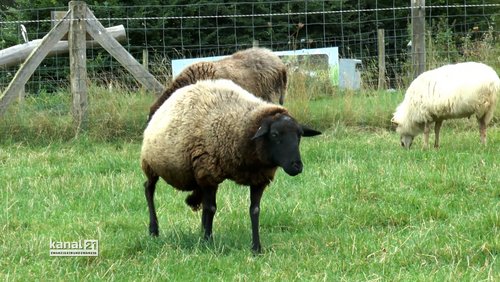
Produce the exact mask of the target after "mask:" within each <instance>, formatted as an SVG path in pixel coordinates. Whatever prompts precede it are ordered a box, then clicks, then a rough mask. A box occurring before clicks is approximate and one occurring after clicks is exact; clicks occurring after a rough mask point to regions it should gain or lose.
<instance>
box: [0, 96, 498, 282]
mask: <svg viewBox="0 0 500 282" xmlns="http://www.w3.org/2000/svg"><path fill="white" fill-rule="evenodd" d="M93 91H94V92H92V94H91V95H93V96H92V97H93V99H92V100H91V105H92V109H91V113H90V128H89V129H88V130H87V131H85V132H82V133H80V134H79V135H78V136H76V137H75V135H74V131H73V129H72V125H71V118H70V116H69V115H68V114H67V112H66V110H65V109H68V108H69V107H68V106H67V105H66V103H67V101H68V100H67V99H68V98H67V97H64V96H57V95H56V96H54V97H50V98H48V97H45V98H43V97H42V99H30V98H28V99H26V101H25V102H24V103H23V104H19V105H13V107H12V108H11V109H9V113H8V115H7V116H6V117H5V118H4V119H2V120H0V130H1V131H2V139H1V140H0V167H1V169H0V210H1V212H0V254H1V255H0V279H1V280H4V281H10V280H19V281H25V280H70V281H71V280H83V279H85V280H100V279H105V280H151V281H153V280H154V281H156V280H166V279H169V280H174V281H189V280H202V281H213V280H224V281H227V280H228V281H233V280H244V281H246V280H274V281H289V280H301V281H302V280H306V281H316V280H327V281H339V280H345V281H360V280H361V281H364V280H397V281H443V280H445V281H456V280H461V281H481V280H486V281H495V280H496V281H498V279H500V263H499V261H498V259H499V252H500V232H499V228H500V174H499V171H500V162H499V161H498V156H499V155H500V129H499V125H498V122H494V123H493V124H492V127H491V128H490V129H489V131H488V138H489V144H488V146H487V147H484V146H480V143H479V133H478V129H477V126H476V124H475V121H474V120H467V119H464V120H459V121H450V122H445V123H444V126H443V129H442V133H441V146H442V148H441V149H439V150H433V149H432V150H423V149H422V136H419V137H417V138H416V140H415V144H414V146H413V149H412V150H410V151H405V150H403V149H401V148H400V146H399V138H398V136H397V134H396V133H395V132H394V131H393V130H391V129H390V125H389V124H388V123H387V117H390V114H391V113H392V111H393V109H394V107H395V105H397V103H398V102H399V99H400V98H401V97H398V96H396V97H394V96H391V95H386V94H383V93H382V94H376V95H371V96H370V95H369V96H367V95H358V94H360V93H357V94H356V93H344V94H338V95H336V96H334V97H322V98H318V99H309V98H308V99H306V100H305V101H306V102H305V103H302V106H301V105H300V104H299V103H298V102H294V101H297V100H288V101H287V103H289V105H290V107H291V108H292V112H294V113H296V114H297V115H299V116H300V115H302V117H301V118H300V120H304V121H305V122H306V123H308V124H312V125H314V126H318V127H319V128H321V129H322V130H324V134H323V135H321V136H318V137H313V138H307V139H306V138H304V140H303V141H302V144H301V151H302V156H303V161H304V163H305V170H304V172H303V173H302V174H300V175H298V176H296V177H290V176H288V175H286V174H285V173H284V172H283V171H282V170H279V171H278V173H277V176H276V179H275V181H274V182H273V183H272V184H271V185H270V187H268V189H267V190H266V192H265V193H264V197H263V200H262V205H261V208H262V212H261V240H262V244H263V247H264V253H263V254H262V255H258V256H254V255H253V254H252V252H251V251H250V242H251V232H250V219H249V215H248V204H249V191H248V188H246V187H238V186H236V185H234V184H233V183H231V182H230V181H227V182H224V183H223V184H222V185H221V188H220V190H219V193H218V211H217V214H216V217H215V221H214V242H213V243H207V242H205V241H204V240H203V239H202V233H201V231H200V213H195V212H192V211H191V210H190V209H189V208H188V207H187V206H186V205H185V204H184V199H185V197H186V196H187V194H186V193H183V192H179V191H176V190H174V189H172V188H171V187H169V186H168V185H166V184H165V183H163V182H161V183H160V184H159V186H158V189H157V193H156V204H157V211H158V216H159V220H160V236H159V237H158V238H156V239H153V238H150V237H149V235H148V234H147V224H148V212H147V206H146V200H145V197H144V193H143V188H142V183H143V181H144V180H145V179H144V176H143V175H142V172H141V170H140V166H139V152H140V146H141V137H140V135H141V130H142V128H143V126H144V125H143V121H144V118H145V115H144V113H145V112H146V109H147V107H148V105H149V103H150V102H151V100H152V99H151V98H150V97H147V96H145V95H144V94H141V93H139V94H132V93H128V94H127V93H125V94H123V96H118V95H117V94H113V96H111V94H110V93H107V92H105V91H103V90H99V89H97V90H93ZM292 95H293V94H292ZM393 95H398V94H393ZM110 96H111V97H113V99H114V100H113V101H107V99H109V97H110ZM54 99H55V100H54ZM57 99H60V100H57ZM294 103H296V104H294ZM61 108H63V109H61ZM57 109H60V110H57ZM301 110H302V112H300V111H301ZM499 113H500V112H499ZM497 116H498V114H497ZM106 129H107V131H105V132H102V131H103V130H106ZM432 137H433V136H432V135H431V138H432ZM431 142H432V139H431ZM51 239H52V240H54V241H78V240H84V239H98V240H99V248H100V254H99V256H98V257H87V258H85V257H84V258H74V257H73V258H59V257H50V256H49V243H50V240H51Z"/></svg>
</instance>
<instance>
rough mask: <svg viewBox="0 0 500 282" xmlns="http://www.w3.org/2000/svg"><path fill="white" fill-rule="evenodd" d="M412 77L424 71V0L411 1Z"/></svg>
mask: <svg viewBox="0 0 500 282" xmlns="http://www.w3.org/2000/svg"><path fill="white" fill-rule="evenodd" d="M411 26H412V39H411V41H412V45H411V54H412V66H413V78H414V79H415V78H416V77H417V76H418V75H419V74H421V73H423V72H424V71H425V0H412V1H411Z"/></svg>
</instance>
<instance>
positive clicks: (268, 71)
mask: <svg viewBox="0 0 500 282" xmlns="http://www.w3.org/2000/svg"><path fill="white" fill-rule="evenodd" d="M209 79H229V80H232V81H234V82H235V83H236V84H238V85H240V86H241V87H243V88H244V89H245V90H247V91H249V92H250V93H252V94H254V95H255V96H258V97H261V98H262V99H264V100H266V101H269V102H275V103H276V102H278V101H279V103H280V104H283V99H284V96H285V93H286V87H287V70H286V66H285V64H284V63H283V62H282V61H281V59H280V58H279V57H278V56H276V55H275V54H273V52H272V51H270V50H268V49H265V48H250V49H246V50H243V51H239V52H236V53H234V54H233V55H231V56H230V57H227V58H224V59H221V60H219V61H215V62H199V63H195V64H193V65H190V66H189V67H187V68H186V69H185V70H183V71H182V72H181V73H180V74H179V75H178V76H177V77H176V78H175V79H174V80H173V81H172V83H171V84H170V85H169V87H167V89H166V90H165V91H164V92H163V94H162V95H161V96H160V97H159V98H158V99H157V100H156V101H155V103H154V104H153V105H152V106H151V107H150V110H149V118H151V116H152V115H153V114H154V113H155V112H156V111H157V110H158V108H159V107H160V106H161V105H162V104H163V103H164V102H165V100H167V99H168V98H169V97H170V95H172V93H174V92H175V90H177V89H179V88H181V87H184V86H187V85H190V84H193V83H195V82H196V81H198V80H209Z"/></svg>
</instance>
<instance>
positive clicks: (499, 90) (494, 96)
mask: <svg viewBox="0 0 500 282" xmlns="http://www.w3.org/2000/svg"><path fill="white" fill-rule="evenodd" d="M488 91H489V92H490V101H489V107H488V109H487V111H486V113H485V115H484V117H483V119H484V120H485V121H486V123H489V122H490V121H491V119H493V113H494V112H495V106H496V103H497V100H498V95H500V80H499V79H498V78H497V79H496V80H495V81H494V82H492V83H491V84H490V86H489V88H488Z"/></svg>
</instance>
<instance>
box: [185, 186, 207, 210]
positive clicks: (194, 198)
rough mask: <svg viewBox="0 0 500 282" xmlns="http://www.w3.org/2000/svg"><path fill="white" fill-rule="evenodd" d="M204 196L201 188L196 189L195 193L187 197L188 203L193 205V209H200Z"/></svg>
mask: <svg viewBox="0 0 500 282" xmlns="http://www.w3.org/2000/svg"><path fill="white" fill-rule="evenodd" d="M202 199H203V196H202V194H201V192H200V191H199V190H194V191H193V193H192V194H191V195H189V196H187V197H186V204H187V205H188V206H190V207H191V209H192V210H193V211H197V210H199V209H200V206H201V201H202Z"/></svg>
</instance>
